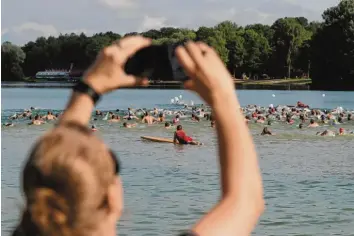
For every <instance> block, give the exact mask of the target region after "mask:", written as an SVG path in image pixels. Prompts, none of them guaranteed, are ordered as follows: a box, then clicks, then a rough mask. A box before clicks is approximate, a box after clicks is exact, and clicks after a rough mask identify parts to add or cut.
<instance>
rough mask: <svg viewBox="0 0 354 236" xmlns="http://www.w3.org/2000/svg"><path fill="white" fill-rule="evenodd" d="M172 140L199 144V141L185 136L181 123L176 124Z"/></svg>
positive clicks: (180, 142)
mask: <svg viewBox="0 0 354 236" xmlns="http://www.w3.org/2000/svg"><path fill="white" fill-rule="evenodd" d="M173 142H174V143H179V144H194V145H199V144H200V143H199V142H197V141H194V140H193V139H192V138H191V137H189V136H187V134H186V133H185V132H184V130H183V128H182V125H177V129H176V132H175V135H174V137H173Z"/></svg>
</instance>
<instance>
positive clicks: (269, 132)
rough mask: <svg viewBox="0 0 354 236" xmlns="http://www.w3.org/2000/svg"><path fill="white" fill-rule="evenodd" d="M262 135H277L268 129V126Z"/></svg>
mask: <svg viewBox="0 0 354 236" xmlns="http://www.w3.org/2000/svg"><path fill="white" fill-rule="evenodd" d="M261 135H275V134H273V133H272V131H271V130H270V129H268V127H264V128H263V130H262V133H261Z"/></svg>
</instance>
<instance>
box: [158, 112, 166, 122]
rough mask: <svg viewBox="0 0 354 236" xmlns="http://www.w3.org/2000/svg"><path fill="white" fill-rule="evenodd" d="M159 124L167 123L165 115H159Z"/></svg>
mask: <svg viewBox="0 0 354 236" xmlns="http://www.w3.org/2000/svg"><path fill="white" fill-rule="evenodd" d="M157 121H158V122H164V121H165V116H164V115H163V113H160V114H159V117H158V118H157Z"/></svg>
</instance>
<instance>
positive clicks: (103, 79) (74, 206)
mask: <svg viewBox="0 0 354 236" xmlns="http://www.w3.org/2000/svg"><path fill="white" fill-rule="evenodd" d="M150 44H151V40H149V39H146V38H143V37H140V36H131V37H126V38H124V39H122V40H120V41H119V42H118V43H116V44H113V45H111V46H108V47H106V48H104V49H103V50H102V52H101V53H100V54H99V55H98V57H97V59H96V62H95V63H94V64H93V65H92V66H91V68H89V69H88V71H87V72H86V73H85V76H84V79H83V81H82V82H79V84H78V85H77V86H75V87H74V89H73V90H74V92H73V93H72V95H71V99H70V101H69V103H68V105H67V107H66V110H65V113H64V114H63V116H61V118H60V120H59V122H58V125H57V126H56V127H55V128H54V129H52V130H50V131H49V132H48V133H46V134H45V135H44V136H42V137H41V138H40V139H39V140H38V141H37V143H36V144H35V145H34V147H33V149H32V150H31V152H30V153H29V158H28V160H27V162H26V165H25V167H24V170H23V173H22V190H23V192H24V196H25V207H24V209H23V213H22V216H21V220H20V222H19V225H18V227H17V228H16V230H15V231H14V233H13V235H38V236H56V235H58V236H59V235H60V236H71V235H72V236H74V235H75V236H81V235H92V236H96V235H97V236H99V235H100V236H102V235H105V236H114V235H116V234H117V229H116V224H117V221H118V220H119V218H120V216H121V212H122V209H123V189H122V182H121V178H120V175H119V171H120V167H119V162H118V160H117V158H116V156H115V155H114V153H113V152H112V151H111V150H110V149H109V148H108V147H107V146H106V145H105V144H104V143H103V141H102V140H100V139H99V138H98V137H96V136H95V135H93V133H92V131H91V129H90V128H89V126H88V125H89V121H90V117H91V113H92V111H93V109H94V106H95V104H96V102H97V101H98V98H99V96H100V95H103V94H107V93H109V92H111V91H113V90H115V89H119V88H122V87H133V86H144V85H147V84H148V80H147V79H138V78H135V77H133V76H131V75H126V74H125V73H124V70H123V66H124V63H125V62H126V60H127V59H128V58H129V57H130V56H131V55H132V54H134V53H135V52H136V51H137V50H139V49H141V48H143V47H146V46H149V45H150ZM176 53H177V56H178V60H179V62H180V63H181V64H182V65H183V67H184V69H185V70H186V71H187V73H188V75H189V76H190V77H191V79H190V80H188V81H187V82H185V88H186V89H190V90H193V91H195V92H197V93H198V94H199V95H200V96H201V97H202V98H203V99H204V100H205V101H206V102H207V103H208V104H209V105H210V106H211V107H212V109H213V115H214V116H215V119H216V120H217V121H218V125H217V126H216V129H217V134H218V140H219V163H220V178H221V198H220V200H219V202H218V203H217V204H216V205H215V206H214V207H213V208H212V209H211V210H210V211H209V212H208V213H207V214H206V215H205V216H203V217H202V218H201V219H200V220H199V221H198V222H197V223H196V224H195V225H194V226H193V227H192V228H191V229H190V230H189V231H187V232H186V233H182V234H180V235H181V236H182V235H185V236H186V235H190V236H192V235H198V236H228V235H230V236H231V235H249V234H250V233H251V232H252V230H253V228H254V227H255V225H256V224H257V221H258V218H259V217H260V215H261V214H262V212H263V209H264V201H263V187H262V181H261V175H260V171H259V166H258V161H257V154H256V151H255V147H254V144H253V141H252V137H251V135H250V133H249V130H248V128H247V126H246V125H245V122H244V118H243V117H242V113H241V112H240V111H239V110H238V109H235V108H236V107H239V106H240V105H239V102H238V100H237V97H236V95H235V92H234V84H233V81H232V78H231V76H230V74H229V73H228V71H227V69H226V68H225V66H224V64H223V63H222V61H221V60H220V58H219V57H218V55H217V53H216V52H215V51H214V50H213V49H212V48H210V47H209V46H207V45H205V44H204V43H194V42H188V43H187V44H186V45H185V46H180V47H178V48H177V50H176ZM225 110H227V111H230V113H229V114H228V115H227V116H225Z"/></svg>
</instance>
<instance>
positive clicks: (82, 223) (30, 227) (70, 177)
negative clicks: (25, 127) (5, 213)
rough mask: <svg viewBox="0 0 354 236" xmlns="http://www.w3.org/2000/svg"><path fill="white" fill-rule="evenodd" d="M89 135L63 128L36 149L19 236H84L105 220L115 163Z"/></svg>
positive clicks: (29, 168) (28, 166)
mask: <svg viewBox="0 0 354 236" xmlns="http://www.w3.org/2000/svg"><path fill="white" fill-rule="evenodd" d="M90 133H91V132H90V130H88V131H87V132H85V133H83V132H80V131H77V130H70V129H68V128H63V127H60V128H56V129H55V130H53V131H51V132H50V133H48V134H47V135H45V136H44V137H42V138H41V139H40V140H39V141H38V142H37V144H36V145H35V146H34V148H33V149H32V151H31V153H30V156H29V158H28V161H27V163H26V165H25V168H24V170H23V176H22V188H23V192H24V195H25V200H26V205H25V209H24V212H23V215H22V219H21V222H20V225H19V226H18V227H17V229H16V231H15V232H14V235H38V236H44V235H51V236H55V235H61V236H65V235H85V234H87V232H90V231H92V230H94V229H95V228H96V226H97V222H99V221H100V220H102V219H103V217H104V215H105V211H106V209H105V205H106V202H107V191H108V187H109V186H110V184H112V183H113V181H114V163H113V160H112V158H110V156H109V155H110V154H109V152H108V149H107V148H106V146H105V145H104V144H103V143H102V142H101V141H100V140H99V139H98V138H97V137H95V136H93V135H90Z"/></svg>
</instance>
